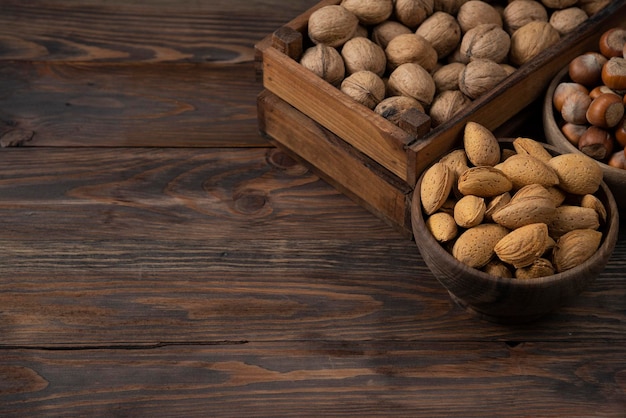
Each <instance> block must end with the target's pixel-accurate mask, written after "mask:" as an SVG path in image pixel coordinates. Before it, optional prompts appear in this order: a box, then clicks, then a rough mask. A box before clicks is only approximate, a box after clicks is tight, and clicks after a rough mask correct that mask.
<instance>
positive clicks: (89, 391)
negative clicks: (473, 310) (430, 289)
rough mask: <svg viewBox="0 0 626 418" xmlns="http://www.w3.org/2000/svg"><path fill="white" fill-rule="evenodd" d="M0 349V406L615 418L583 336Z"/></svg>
mask: <svg viewBox="0 0 626 418" xmlns="http://www.w3.org/2000/svg"><path fill="white" fill-rule="evenodd" d="M2 354H3V355H2V356H1V357H0V376H1V377H2V379H0V382H2V383H0V388H2V389H4V390H0V413H2V415H3V416H42V415H45V416H57V415H63V416H140V417H144V416H146V417H147V416H172V417H174V416H228V417H258V416H289V417H302V416H306V417H309V416H315V417H319V416H346V417H363V416H385V417H389V416H399V417H407V416H428V417H450V416H463V417H484V416H496V417H498V416H508V417H521V416H524V417H527V416H541V417H564V416H567V417H592V416H593V417H609V418H610V417H616V418H617V417H622V416H623V412H624V409H625V407H626V398H625V397H624V391H626V360H625V358H624V356H623V355H622V354H623V351H622V350H620V348H618V347H616V346H612V347H611V346H609V347H606V346H600V345H594V344H571V345H567V346H564V345H562V344H553V343H526V344H520V345H513V344H505V343H463V342H452V343H422V342H353V341H304V342H291V343H273V342H270V343H255V342H249V343H241V344H214V345H206V346H187V347H181V346H161V347H155V348H153V349H136V350H130V349H127V350H110V349H104V348H103V349H98V350H92V349H87V350H72V351H65V350H55V351H46V350H13V351H6V350H2ZM8 382H10V383H11V384H7V383H8ZM609 382H610V383H609ZM486 388H490V390H491V394H492V395H491V396H484V395H485V390H486Z"/></svg>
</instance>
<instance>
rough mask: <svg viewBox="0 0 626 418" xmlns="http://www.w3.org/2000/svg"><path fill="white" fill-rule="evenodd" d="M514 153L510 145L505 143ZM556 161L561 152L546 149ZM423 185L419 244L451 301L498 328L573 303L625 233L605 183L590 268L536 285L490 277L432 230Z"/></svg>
mask: <svg viewBox="0 0 626 418" xmlns="http://www.w3.org/2000/svg"><path fill="white" fill-rule="evenodd" d="M501 145H502V147H503V148H504V147H511V143H510V142H501ZM545 147H546V149H548V150H549V151H550V152H551V153H552V155H557V154H559V152H558V151H557V150H556V149H555V148H554V147H552V146H550V145H547V144H546V145H545ZM421 181H422V178H421V177H420V179H419V180H418V183H417V185H416V187H415V191H414V193H413V197H412V202H411V221H412V228H413V233H414V236H415V242H416V244H417V247H418V249H419V251H420V254H421V255H422V258H423V259H424V262H425V263H426V265H427V266H428V268H429V269H430V270H431V272H432V273H433V275H434V276H435V277H436V278H437V280H438V281H439V282H440V283H441V284H442V285H443V286H444V287H445V288H446V289H447V290H448V293H449V294H450V296H451V298H452V299H453V300H454V301H455V302H456V303H457V304H458V305H460V306H462V307H463V308H465V309H466V310H468V311H469V312H471V313H473V314H474V315H476V316H478V317H480V318H482V319H486V320H489V321H492V322H499V323H522V322H528V321H532V320H536V319H538V318H540V317H542V316H544V315H546V314H548V313H550V312H552V311H554V310H556V309H558V308H559V307H561V306H563V305H564V304H567V303H568V302H570V301H571V300H572V299H573V298H574V297H575V296H577V295H578V294H579V293H580V292H582V291H583V290H584V289H585V288H586V287H587V286H588V285H589V284H591V283H592V282H593V281H594V280H595V279H596V277H597V276H598V274H599V273H600V272H601V271H602V270H603V269H604V267H605V265H606V263H607V262H608V260H609V258H610V256H611V254H612V253H613V249H614V248H615V243H616V242H617V236H618V232H619V214H618V209H617V205H616V203H615V199H614V198H613V194H612V193H611V191H610V190H609V188H608V187H607V185H606V184H605V183H604V182H603V183H602V184H601V186H600V189H599V191H598V192H597V193H596V196H597V197H598V198H599V199H600V200H601V201H602V202H603V204H604V206H605V207H606V210H607V222H606V224H605V225H604V226H603V229H602V232H603V240H602V243H601V244H600V248H599V249H598V251H597V252H596V253H595V254H594V255H593V256H592V257H591V258H590V259H588V260H587V261H586V262H584V263H583V264H581V265H579V266H578V267H575V268H573V269H570V270H567V271H565V272H562V273H557V274H554V275H552V276H547V277H542V278H536V279H525V280H522V279H508V278H501V277H496V276H492V275H489V274H486V273H484V272H482V271H480V270H477V269H474V268H471V267H469V266H467V265H465V264H463V263H461V262H460V261H458V260H457V259H455V258H454V257H453V256H452V255H451V254H450V253H449V252H448V251H447V250H446V249H445V248H444V247H443V246H442V245H441V244H440V243H439V242H438V241H437V240H435V238H434V237H433V236H432V234H431V233H430V231H429V230H428V228H427V227H426V223H425V219H424V215H423V212H422V205H421V197H420V185H421Z"/></svg>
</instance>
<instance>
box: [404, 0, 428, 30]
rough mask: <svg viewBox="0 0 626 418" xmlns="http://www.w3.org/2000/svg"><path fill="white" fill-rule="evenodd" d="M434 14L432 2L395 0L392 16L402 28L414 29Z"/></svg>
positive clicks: (426, 0)
mask: <svg viewBox="0 0 626 418" xmlns="http://www.w3.org/2000/svg"><path fill="white" fill-rule="evenodd" d="M433 12H434V1H433V0H395V4H394V15H395V17H396V19H397V20H398V22H400V23H402V24H403V25H404V26H408V27H409V28H412V29H415V28H417V27H418V26H419V24H420V23H422V22H423V21H424V20H426V18H427V17H428V16H430V15H431V14H433Z"/></svg>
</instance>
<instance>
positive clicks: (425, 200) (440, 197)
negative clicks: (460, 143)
mask: <svg viewBox="0 0 626 418" xmlns="http://www.w3.org/2000/svg"><path fill="white" fill-rule="evenodd" d="M453 183H454V173H453V172H452V170H450V169H449V168H448V166H447V165H445V164H442V163H440V162H437V163H435V164H433V165H432V166H431V167H430V168H429V169H428V170H426V172H425V173H424V175H423V177H422V183H421V185H420V198H421V201H422V206H423V208H424V212H425V213H426V214H427V215H432V214H433V213H435V212H436V211H437V210H438V209H439V208H440V207H441V206H442V205H443V204H444V202H445V201H446V200H447V199H448V196H449V195H450V190H451V189H452V184H453Z"/></svg>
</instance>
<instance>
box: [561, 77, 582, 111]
mask: <svg viewBox="0 0 626 418" xmlns="http://www.w3.org/2000/svg"><path fill="white" fill-rule="evenodd" d="M574 91H579V92H581V93H584V94H586V95H588V94H589V90H587V88H586V87H585V86H583V85H582V84H579V83H574V82H567V81H563V82H561V83H559V84H557V86H556V88H555V89H554V93H553V95H552V104H553V105H554V108H555V109H556V111H557V112H560V111H561V109H562V108H563V102H565V98H566V97H568V96H570V95H571V94H572V93H573V92H574Z"/></svg>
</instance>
